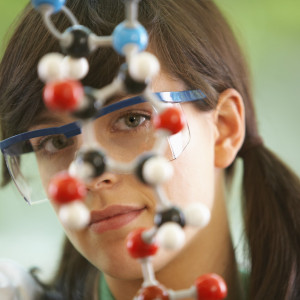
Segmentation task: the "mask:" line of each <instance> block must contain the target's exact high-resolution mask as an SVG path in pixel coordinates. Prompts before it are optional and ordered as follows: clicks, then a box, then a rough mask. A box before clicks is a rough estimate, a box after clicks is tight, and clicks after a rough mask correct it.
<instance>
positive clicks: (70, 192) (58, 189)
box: [48, 172, 87, 204]
mask: <svg viewBox="0 0 300 300" xmlns="http://www.w3.org/2000/svg"><path fill="white" fill-rule="evenodd" d="M48 194H49V197H50V198H51V199H52V200H53V201H55V202H56V203H57V204H66V203H69V202H72V201H75V200H83V199H84V198H85V196H86V194H87V190H86V187H85V185H84V184H83V183H82V182H81V181H79V180H78V179H76V178H74V177H71V176H70V175H69V174H68V173H67V172H62V173H58V174H57V175H55V176H54V177H53V178H52V179H51V181H50V183H49V186H48Z"/></svg>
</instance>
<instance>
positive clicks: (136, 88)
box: [119, 63, 148, 94]
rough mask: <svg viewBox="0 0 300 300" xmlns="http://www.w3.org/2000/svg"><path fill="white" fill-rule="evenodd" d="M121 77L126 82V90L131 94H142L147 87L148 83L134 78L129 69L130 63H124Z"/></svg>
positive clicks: (120, 73)
mask: <svg viewBox="0 0 300 300" xmlns="http://www.w3.org/2000/svg"><path fill="white" fill-rule="evenodd" d="M119 77H120V78H121V80H122V81H123V82H124V85H125V89H126V92H127V93H129V94H141V93H142V92H144V90H145V89H146V87H147V85H148V83H147V82H145V81H137V80H135V79H133V78H132V77H131V76H130V74H129V71H128V65H127V64H126V63H124V64H122V66H121V68H120V72H119Z"/></svg>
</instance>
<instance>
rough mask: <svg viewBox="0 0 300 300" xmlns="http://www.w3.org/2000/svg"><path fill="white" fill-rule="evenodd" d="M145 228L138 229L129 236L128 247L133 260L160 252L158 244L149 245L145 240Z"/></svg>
mask: <svg viewBox="0 0 300 300" xmlns="http://www.w3.org/2000/svg"><path fill="white" fill-rule="evenodd" d="M145 230H146V229H145V228H138V229H136V230H134V231H132V232H130V233H129V234H128V237H127V243H126V247H127V250H128V252H129V254H130V255H131V256H132V257H133V258H144V257H147V256H152V255H154V254H155V253H156V252H157V250H158V245H157V244H156V243H151V244H148V243H146V242H145V241H144V240H143V237H142V234H143V232H144V231H145Z"/></svg>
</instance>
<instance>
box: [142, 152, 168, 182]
mask: <svg viewBox="0 0 300 300" xmlns="http://www.w3.org/2000/svg"><path fill="white" fill-rule="evenodd" d="M172 175H173V167H172V165H171V164H170V162H169V161H168V160H167V159H166V158H164V157H160V156H154V157H151V158H149V159H148V160H147V161H146V162H145V164H144V167H143V178H144V180H145V181H146V182H147V183H148V184H152V185H157V184H161V183H164V182H166V181H167V180H169V179H170V178H171V177H172Z"/></svg>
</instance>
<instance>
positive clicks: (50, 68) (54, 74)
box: [38, 52, 64, 82]
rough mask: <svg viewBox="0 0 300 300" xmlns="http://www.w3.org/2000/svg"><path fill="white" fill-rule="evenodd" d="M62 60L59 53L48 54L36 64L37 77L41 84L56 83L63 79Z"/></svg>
mask: <svg viewBox="0 0 300 300" xmlns="http://www.w3.org/2000/svg"><path fill="white" fill-rule="evenodd" d="M63 59H64V56H63V55H62V54H60V53H55V52H54V53H48V54H46V55H45V56H43V57H42V58H41V59H40V61H39V63H38V75H39V78H40V79H41V80H42V81H43V82H50V81H56V80H60V79H62V78H63V75H64V71H63Z"/></svg>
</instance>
